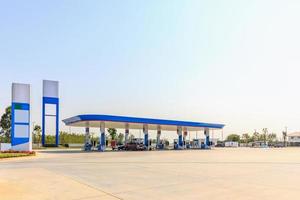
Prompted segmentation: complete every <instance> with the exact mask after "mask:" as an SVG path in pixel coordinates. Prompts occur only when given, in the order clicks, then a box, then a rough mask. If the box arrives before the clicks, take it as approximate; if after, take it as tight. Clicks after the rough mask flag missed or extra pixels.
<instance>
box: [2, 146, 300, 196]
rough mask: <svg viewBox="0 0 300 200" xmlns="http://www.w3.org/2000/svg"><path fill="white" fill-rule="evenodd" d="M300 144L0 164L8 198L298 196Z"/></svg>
mask: <svg viewBox="0 0 300 200" xmlns="http://www.w3.org/2000/svg"><path fill="white" fill-rule="evenodd" d="M299 177H300V148H285V149H250V148H237V149H214V150H207V151H206V150H189V151H156V152H155V151H149V152H106V153H99V152H92V153H84V152H79V151H41V152H39V153H38V155H37V156H36V157H32V158H31V157H28V158H17V159H7V160H2V161H0V195H1V196H0V199H1V200H10V199H14V200H15V199H24V200H27V199H30V200H32V199H40V200H41V199H55V200H56V199H74V200H76V199H86V200H88V199H101V200H102V199H210V200H214V199H279V198H280V199H297V198H298V196H299V195H300V192H299V191H300V179H299Z"/></svg>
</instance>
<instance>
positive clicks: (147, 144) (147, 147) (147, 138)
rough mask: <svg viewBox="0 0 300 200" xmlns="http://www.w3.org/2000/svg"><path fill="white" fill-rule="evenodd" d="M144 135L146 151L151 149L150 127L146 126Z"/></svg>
mask: <svg viewBox="0 0 300 200" xmlns="http://www.w3.org/2000/svg"><path fill="white" fill-rule="evenodd" d="M143 133H144V145H145V147H146V149H147V150H148V149H149V131H148V125H147V124H144V126H143Z"/></svg>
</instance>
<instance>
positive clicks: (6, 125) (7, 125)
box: [0, 106, 11, 142]
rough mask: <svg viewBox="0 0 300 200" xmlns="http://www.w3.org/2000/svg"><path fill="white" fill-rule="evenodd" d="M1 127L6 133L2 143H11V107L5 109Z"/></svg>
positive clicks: (0, 121)
mask: <svg viewBox="0 0 300 200" xmlns="http://www.w3.org/2000/svg"><path fill="white" fill-rule="evenodd" d="M0 127H1V128H2V131H3V133H4V138H3V140H2V142H10V141H11V106H9V107H7V108H6V109H5V113H4V114H3V115H2V116H1V120H0Z"/></svg>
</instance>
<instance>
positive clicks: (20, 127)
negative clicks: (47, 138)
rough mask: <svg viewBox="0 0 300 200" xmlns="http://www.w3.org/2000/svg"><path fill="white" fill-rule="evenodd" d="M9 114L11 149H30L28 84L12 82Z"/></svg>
mask: <svg viewBox="0 0 300 200" xmlns="http://www.w3.org/2000/svg"><path fill="white" fill-rule="evenodd" d="M11 115H12V116H11V146H12V149H13V150H16V151H32V134H31V131H30V85H29V84H20V83H13V84H12V104H11Z"/></svg>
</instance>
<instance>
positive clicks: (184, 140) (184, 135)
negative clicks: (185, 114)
mask: <svg viewBox="0 0 300 200" xmlns="http://www.w3.org/2000/svg"><path fill="white" fill-rule="evenodd" d="M187 135H188V131H187V128H184V131H183V147H184V148H187V145H186V137H187Z"/></svg>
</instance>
